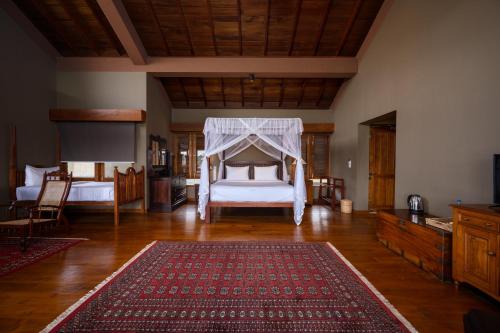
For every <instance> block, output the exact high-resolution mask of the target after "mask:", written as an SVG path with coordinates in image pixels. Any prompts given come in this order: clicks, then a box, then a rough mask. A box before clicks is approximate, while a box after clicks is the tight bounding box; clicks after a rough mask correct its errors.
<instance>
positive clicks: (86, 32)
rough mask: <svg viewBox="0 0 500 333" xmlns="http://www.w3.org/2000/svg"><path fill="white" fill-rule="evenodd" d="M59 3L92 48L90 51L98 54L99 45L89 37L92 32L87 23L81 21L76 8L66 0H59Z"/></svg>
mask: <svg viewBox="0 0 500 333" xmlns="http://www.w3.org/2000/svg"><path fill="white" fill-rule="evenodd" d="M60 3H61V5H62V6H63V8H64V11H65V12H66V13H67V14H68V15H69V17H71V19H72V20H73V21H74V22H75V26H76V29H77V30H78V31H79V32H80V34H81V35H82V36H83V38H85V40H86V41H87V43H88V44H89V46H90V47H91V48H92V53H94V55H100V52H99V46H98V45H97V43H96V41H95V40H94V39H93V38H92V37H91V36H92V33H91V32H90V29H89V28H88V26H87V24H86V23H85V22H83V19H82V16H81V14H80V13H79V12H78V11H77V10H76V8H75V5H74V4H73V3H72V4H70V3H69V2H66V1H61V2H60Z"/></svg>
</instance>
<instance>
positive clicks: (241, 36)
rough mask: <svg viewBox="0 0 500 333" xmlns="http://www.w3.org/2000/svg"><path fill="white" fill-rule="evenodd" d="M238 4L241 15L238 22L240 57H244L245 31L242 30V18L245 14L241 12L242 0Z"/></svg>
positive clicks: (238, 0)
mask: <svg viewBox="0 0 500 333" xmlns="http://www.w3.org/2000/svg"><path fill="white" fill-rule="evenodd" d="M237 4H238V14H239V20H238V32H239V35H240V56H242V55H243V30H242V28H241V17H242V16H243V13H242V12H241V0H237Z"/></svg>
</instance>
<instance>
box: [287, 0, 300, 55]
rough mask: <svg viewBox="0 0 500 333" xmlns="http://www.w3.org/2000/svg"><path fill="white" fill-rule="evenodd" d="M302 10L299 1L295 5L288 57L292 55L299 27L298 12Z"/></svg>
mask: <svg viewBox="0 0 500 333" xmlns="http://www.w3.org/2000/svg"><path fill="white" fill-rule="evenodd" d="M301 9H302V0H299V2H298V3H297V9H296V11H295V20H294V24H293V32H292V38H291V41H290V47H289V48H288V55H289V56H291V55H292V53H293V47H294V44H295V36H297V28H298V26H299V21H300V12H301Z"/></svg>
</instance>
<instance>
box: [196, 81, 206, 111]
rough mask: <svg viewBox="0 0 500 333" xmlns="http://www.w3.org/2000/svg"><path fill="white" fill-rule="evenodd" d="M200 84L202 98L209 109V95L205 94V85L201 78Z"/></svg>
mask: <svg viewBox="0 0 500 333" xmlns="http://www.w3.org/2000/svg"><path fill="white" fill-rule="evenodd" d="M198 82H199V83H200V90H201V96H202V97H203V103H204V104H205V107H208V102H207V95H206V94H205V85H204V83H203V79H202V78H199V79H198Z"/></svg>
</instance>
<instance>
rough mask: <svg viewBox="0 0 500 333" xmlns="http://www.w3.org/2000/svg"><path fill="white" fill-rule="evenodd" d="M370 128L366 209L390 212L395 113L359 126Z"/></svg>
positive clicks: (393, 184)
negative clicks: (387, 210)
mask: <svg viewBox="0 0 500 333" xmlns="http://www.w3.org/2000/svg"><path fill="white" fill-rule="evenodd" d="M363 124H364V125H367V126H369V127H370V139H369V141H370V142H369V165H368V209H369V210H372V211H376V210H380V209H391V208H394V192H395V185H396V178H395V170H396V111H393V112H391V113H388V114H386V115H383V116H381V117H377V118H375V119H372V120H370V121H367V122H365V123H363Z"/></svg>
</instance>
